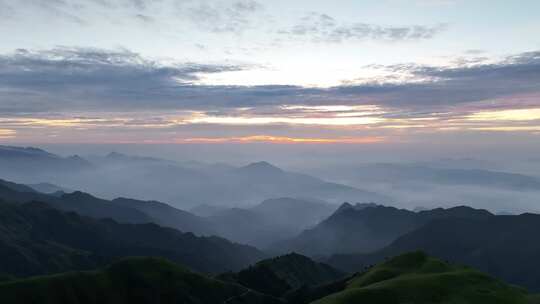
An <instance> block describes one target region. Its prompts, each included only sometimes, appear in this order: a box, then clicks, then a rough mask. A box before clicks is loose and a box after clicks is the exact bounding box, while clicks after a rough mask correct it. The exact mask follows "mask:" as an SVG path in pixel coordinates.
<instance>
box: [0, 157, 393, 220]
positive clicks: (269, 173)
mask: <svg viewBox="0 0 540 304" xmlns="http://www.w3.org/2000/svg"><path fill="white" fill-rule="evenodd" d="M1 150H2V147H0V165H2V164H6V166H4V171H3V172H2V177H1V178H5V179H9V180H16V181H18V182H20V183H26V184H36V183H41V182H43V181H46V182H48V183H52V184H58V185H63V186H65V187H67V188H71V189H79V190H81V191H85V192H90V193H93V194H95V195H97V196H100V197H104V198H108V199H112V198H115V197H132V198H137V199H140V200H158V201H163V202H167V203H168V204H171V205H173V206H175V207H180V208H183V209H186V208H192V207H194V206H197V205H201V204H209V205H221V206H252V205H254V204H255V203H257V202H261V201H264V200H266V199H271V198H277V197H315V198H318V199H321V200H324V201H329V202H332V203H341V202H342V201H346V200H355V201H375V202H378V203H383V202H388V201H389V200H390V199H389V198H388V197H387V196H385V195H381V194H378V193H374V192H371V191H365V190H361V189H357V188H353V187H349V186H345V185H341V184H337V183H332V182H327V181H324V180H322V179H319V178H316V177H312V176H309V175H305V174H299V173H294V172H288V171H286V170H283V169H281V168H278V167H276V166H274V165H272V164H270V163H268V162H264V161H261V162H254V163H250V164H248V165H246V166H241V167H234V166H230V165H223V164H204V163H196V164H193V163H181V162H174V161H168V160H163V159H156V158H151V157H140V156H129V155H125V154H121V153H118V152H111V153H110V154H108V155H106V156H103V157H90V158H88V159H84V158H81V157H79V156H73V157H67V158H64V157H60V156H57V155H54V154H52V153H49V152H46V151H44V150H41V149H34V148H17V147H9V148H4V151H5V153H4V154H2V153H1ZM2 155H11V156H9V157H7V156H6V157H2Z"/></svg>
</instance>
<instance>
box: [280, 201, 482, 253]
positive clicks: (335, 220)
mask: <svg viewBox="0 0 540 304" xmlns="http://www.w3.org/2000/svg"><path fill="white" fill-rule="evenodd" d="M490 216H492V214H491V213H489V212H487V211H485V210H478V209H473V208H469V207H464V206H462V207H454V208H449V209H442V208H438V209H433V210H427V211H421V212H413V211H409V210H406V209H397V208H394V207H386V206H373V205H369V204H368V205H366V204H358V205H356V206H353V205H351V204H348V203H346V204H343V205H342V206H341V207H340V208H338V210H337V211H336V212H334V214H332V215H331V216H330V217H328V218H327V219H325V220H324V221H322V222H321V223H320V224H318V225H317V226H315V227H313V228H312V229H308V230H305V231H303V232H302V233H301V234H300V235H298V236H297V237H295V238H292V239H290V240H287V241H284V242H281V243H278V244H276V246H275V249H276V250H281V251H297V252H300V253H303V254H307V255H311V256H320V255H330V254H335V253H356V252H371V251H374V250H377V249H380V248H383V247H384V246H386V245H388V244H390V243H391V242H392V241H394V240H396V239H397V238H398V237H400V236H402V235H404V234H405V233H407V232H410V231H413V230H414V229H417V228H419V227H421V226H422V225H424V224H426V223H428V222H429V221H431V220H434V219H438V218H446V217H458V218H486V217H490Z"/></svg>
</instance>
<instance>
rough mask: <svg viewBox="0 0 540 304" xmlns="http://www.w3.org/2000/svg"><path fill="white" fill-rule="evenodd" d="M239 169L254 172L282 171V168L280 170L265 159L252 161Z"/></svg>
mask: <svg viewBox="0 0 540 304" xmlns="http://www.w3.org/2000/svg"><path fill="white" fill-rule="evenodd" d="M241 169H243V170H249V171H255V172H283V170H281V169H280V168H278V167H276V166H274V165H272V164H271V163H269V162H266V161H259V162H254V163H251V164H249V165H247V166H244V167H242V168H241Z"/></svg>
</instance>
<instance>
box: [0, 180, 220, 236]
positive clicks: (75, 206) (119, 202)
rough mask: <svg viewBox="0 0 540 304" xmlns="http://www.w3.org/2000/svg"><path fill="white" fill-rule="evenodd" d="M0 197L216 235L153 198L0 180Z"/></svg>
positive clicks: (209, 227) (208, 226)
mask: <svg viewBox="0 0 540 304" xmlns="http://www.w3.org/2000/svg"><path fill="white" fill-rule="evenodd" d="M0 199H3V200H5V201H9V202H17V203H25V202H31V201H40V202H46V203H47V204H49V205H50V206H52V207H54V208H57V209H59V210H63V211H74V212H77V213H79V214H81V215H85V216H90V217H93V218H97V219H102V218H112V219H114V220H116V221H119V222H123V223H150V222H153V223H157V224H159V225H162V226H167V227H172V228H175V229H179V230H181V231H183V232H193V233H195V234H198V235H212V234H216V232H215V230H214V229H213V228H212V224H211V223H209V222H208V221H206V220H205V219H203V218H201V217H198V216H196V215H193V214H191V213H189V212H187V211H183V210H179V209H176V208H173V207H171V206H169V205H167V204H165V203H161V202H157V201H148V202H147V201H140V200H134V199H127V198H118V199H114V200H112V201H109V200H104V199H100V198H97V197H95V196H92V195H90V194H88V193H84V192H80V191H75V192H72V193H58V192H57V193H54V194H44V193H40V192H37V191H35V190H34V189H32V188H31V187H29V186H26V185H21V184H16V183H12V182H8V181H3V180H0Z"/></svg>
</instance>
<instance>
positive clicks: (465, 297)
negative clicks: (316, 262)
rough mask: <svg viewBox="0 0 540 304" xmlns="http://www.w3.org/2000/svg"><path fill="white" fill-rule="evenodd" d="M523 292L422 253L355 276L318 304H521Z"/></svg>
mask: <svg viewBox="0 0 540 304" xmlns="http://www.w3.org/2000/svg"><path fill="white" fill-rule="evenodd" d="M527 302H528V301H527V294H526V292H525V291H524V290H522V289H519V288H515V287H511V286H509V285H506V284H504V283H502V282H500V281H497V280H495V279H493V278H491V277H489V276H487V275H485V274H483V273H481V272H478V271H476V270H473V269H470V268H466V267H459V266H455V265H450V264H447V263H445V262H442V261H441V260H438V259H435V258H431V257H428V256H427V255H426V254H424V253H422V252H414V253H408V254H404V255H401V256H398V257H396V258H393V259H391V260H389V261H387V262H385V263H382V264H380V265H377V266H375V267H373V268H371V269H370V270H368V271H367V272H365V273H363V274H361V275H357V276H355V277H354V278H353V279H351V280H350V281H349V282H348V283H347V286H346V288H345V289H344V290H343V291H341V292H338V293H335V294H332V295H329V296H327V297H324V298H322V299H320V300H318V301H316V302H314V303H316V304H349V303H351V304H352V303H377V304H398V303H414V304H428V303H429V304H435V303H444V304H469V303H470V304H483V303H486V304H499V303H500V304H519V303H527Z"/></svg>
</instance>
